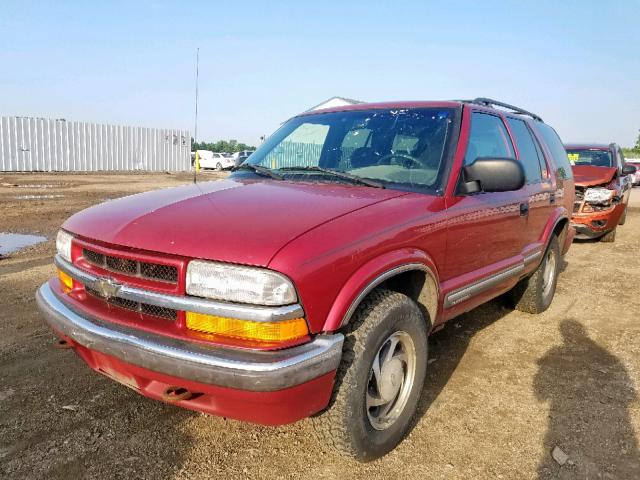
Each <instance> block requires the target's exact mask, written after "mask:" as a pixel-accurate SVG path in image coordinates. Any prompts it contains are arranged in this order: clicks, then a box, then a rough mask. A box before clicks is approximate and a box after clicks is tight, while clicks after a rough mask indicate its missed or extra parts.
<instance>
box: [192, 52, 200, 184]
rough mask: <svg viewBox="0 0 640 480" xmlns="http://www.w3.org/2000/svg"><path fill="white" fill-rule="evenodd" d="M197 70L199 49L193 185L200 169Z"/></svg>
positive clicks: (197, 62) (198, 62)
mask: <svg viewBox="0 0 640 480" xmlns="http://www.w3.org/2000/svg"><path fill="white" fill-rule="evenodd" d="M199 68H200V47H198V48H197V49H196V118H195V125H194V127H193V145H194V147H195V150H196V155H195V158H194V163H193V183H196V175H197V174H198V169H199V167H200V162H199V160H200V159H199V158H198V147H197V144H198V77H199V73H200V72H199Z"/></svg>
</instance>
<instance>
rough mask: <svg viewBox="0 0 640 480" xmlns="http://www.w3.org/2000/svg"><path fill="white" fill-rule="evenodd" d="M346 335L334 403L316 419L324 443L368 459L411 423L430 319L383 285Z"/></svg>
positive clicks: (399, 438)
mask: <svg viewBox="0 0 640 480" xmlns="http://www.w3.org/2000/svg"><path fill="white" fill-rule="evenodd" d="M345 335H346V336H345V345H344V350H343V358H342V363H341V365H340V367H339V368H338V372H337V373H336V382H335V386H334V391H333V397H332V400H331V402H330V407H329V409H328V410H326V411H324V412H323V413H321V414H320V415H319V416H316V417H313V418H312V419H311V420H312V423H313V427H314V431H315V433H316V436H317V437H318V438H319V439H320V440H321V441H322V442H323V443H326V444H329V445H331V446H332V447H333V448H334V449H335V450H337V451H338V452H339V453H342V454H346V455H350V456H352V457H355V458H356V459H357V460H359V461H361V462H366V461H370V460H374V459H376V458H379V457H381V456H382V455H384V454H386V453H387V452H389V451H390V450H392V449H393V448H394V447H395V446H396V445H397V444H398V443H400V441H402V439H403V438H404V436H405V435H406V433H407V431H408V430H409V428H410V425H411V420H412V418H413V415H414V414H415V411H416V408H417V404H418V400H419V399H420V394H421V393H422V387H423V384H424V377H425V373H426V368H427V325H426V322H425V319H424V316H423V315H422V313H421V311H420V309H419V307H418V305H417V304H416V303H415V302H414V301H412V300H411V299H410V298H409V297H407V296H406V295H403V294H401V293H397V292H392V291H389V290H382V289H381V290H375V291H373V292H372V293H371V294H370V295H369V296H368V297H367V298H366V299H365V300H364V301H363V302H362V304H361V305H360V306H359V307H358V310H357V311H356V313H355V315H354V318H353V319H352V322H351V324H350V325H349V328H348V330H347V331H346V332H345Z"/></svg>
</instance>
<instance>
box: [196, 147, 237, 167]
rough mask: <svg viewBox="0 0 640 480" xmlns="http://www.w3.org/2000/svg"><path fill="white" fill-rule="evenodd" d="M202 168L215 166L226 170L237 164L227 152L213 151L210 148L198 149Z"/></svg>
mask: <svg viewBox="0 0 640 480" xmlns="http://www.w3.org/2000/svg"><path fill="white" fill-rule="evenodd" d="M198 159H199V161H200V168H213V169H216V170H224V169H225V168H231V167H233V166H234V165H235V161H234V159H233V158H232V157H231V156H230V155H229V154H226V153H218V152H212V151H210V150H198Z"/></svg>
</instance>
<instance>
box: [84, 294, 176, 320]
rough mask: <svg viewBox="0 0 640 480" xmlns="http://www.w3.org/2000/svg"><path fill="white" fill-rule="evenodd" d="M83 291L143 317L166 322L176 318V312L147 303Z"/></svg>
mask: <svg viewBox="0 0 640 480" xmlns="http://www.w3.org/2000/svg"><path fill="white" fill-rule="evenodd" d="M85 291H86V292H87V293H88V294H89V295H91V296H93V297H96V298H99V299H101V300H104V301H105V302H107V303H108V304H110V305H113V306H116V307H120V308H124V309H125V310H130V311H132V312H137V313H143V314H145V315H151V316H154V317H160V318H164V319H167V320H176V319H177V318H178V312H177V311H176V310H173V309H172V308H165V307H158V306H156V305H149V304H148V303H140V302H134V301H133V300H127V299H126V298H118V297H112V298H109V299H107V298H104V297H103V296H101V295H100V294H99V293H98V292H97V291H95V290H93V289H92V288H88V287H85Z"/></svg>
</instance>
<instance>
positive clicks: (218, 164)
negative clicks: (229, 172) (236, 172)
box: [216, 162, 222, 172]
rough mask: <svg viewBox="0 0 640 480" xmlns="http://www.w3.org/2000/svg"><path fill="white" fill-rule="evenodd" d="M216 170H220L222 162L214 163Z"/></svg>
mask: <svg viewBox="0 0 640 480" xmlns="http://www.w3.org/2000/svg"><path fill="white" fill-rule="evenodd" d="M216 171H218V172H220V171H222V164H221V163H220V162H218V163H216Z"/></svg>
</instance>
